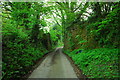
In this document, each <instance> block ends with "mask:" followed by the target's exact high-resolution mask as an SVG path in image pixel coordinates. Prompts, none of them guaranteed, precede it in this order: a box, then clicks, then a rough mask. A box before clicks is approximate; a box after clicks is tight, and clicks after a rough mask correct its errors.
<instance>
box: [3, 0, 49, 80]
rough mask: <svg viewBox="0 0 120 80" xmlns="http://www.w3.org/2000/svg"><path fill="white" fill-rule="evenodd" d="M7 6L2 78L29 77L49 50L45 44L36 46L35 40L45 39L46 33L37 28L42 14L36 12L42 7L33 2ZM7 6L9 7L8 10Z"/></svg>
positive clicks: (4, 22)
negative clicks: (37, 62)
mask: <svg viewBox="0 0 120 80" xmlns="http://www.w3.org/2000/svg"><path fill="white" fill-rule="evenodd" d="M3 4H4V7H3V13H2V14H1V15H2V16H3V17H2V20H3V23H2V26H3V28H2V37H3V38H2V39H3V41H2V46H3V48H2V49H3V50H2V58H3V59H2V74H3V76H2V78H3V79H4V80H8V79H11V78H21V77H23V76H25V75H26V74H27V73H28V72H29V71H30V70H31V68H32V66H34V65H35V63H36V61H37V60H38V59H40V58H41V57H42V56H43V55H44V54H45V53H46V52H48V50H47V49H46V47H44V44H42V41H37V42H36V43H37V44H36V43H33V42H32V38H31V36H34V39H39V40H42V38H43V37H44V36H43V35H44V34H45V32H44V31H42V30H40V31H39V26H37V25H39V24H40V21H39V19H38V17H39V15H37V14H36V10H35V9H34V8H36V7H38V6H41V5H42V4H37V3H29V2H26V3H25V2H20V3H17V2H13V3H10V2H8V3H7V2H6V3H3ZM5 5H6V6H9V8H8V9H6V8H7V7H6V6H5ZM32 10H33V11H32ZM38 11H39V10H38ZM33 15H34V16H33ZM9 16H10V17H9ZM41 25H43V23H41ZM44 25H45V24H44ZM36 26H37V28H36ZM33 29H34V30H33ZM36 29H37V30H36ZM32 32H35V33H33V34H32Z"/></svg>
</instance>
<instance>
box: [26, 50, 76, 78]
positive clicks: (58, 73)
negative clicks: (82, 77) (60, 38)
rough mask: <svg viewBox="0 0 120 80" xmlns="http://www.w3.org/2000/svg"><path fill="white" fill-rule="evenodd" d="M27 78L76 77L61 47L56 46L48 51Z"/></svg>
mask: <svg viewBox="0 0 120 80" xmlns="http://www.w3.org/2000/svg"><path fill="white" fill-rule="evenodd" d="M29 78H77V76H76V73H75V71H74V69H73V67H72V65H71V63H70V61H69V60H68V59H67V57H66V55H65V54H63V53H62V48H57V49H56V50H55V51H54V52H52V53H49V55H48V56H47V57H46V58H45V59H44V60H43V62H42V63H41V64H40V65H39V66H38V67H37V68H36V69H35V70H34V71H33V72H32V73H31V75H30V76H29ZM29 78H28V79H29Z"/></svg>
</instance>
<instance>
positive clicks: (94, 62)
mask: <svg viewBox="0 0 120 80" xmlns="http://www.w3.org/2000/svg"><path fill="white" fill-rule="evenodd" d="M77 51H78V49H76V50H74V51H72V52H69V51H65V53H66V54H68V55H69V56H70V57H71V58H72V59H73V61H74V62H75V64H77V65H78V67H79V68H80V69H81V70H82V71H83V74H85V75H86V76H87V77H88V78H116V77H120V76H119V73H118V72H119V68H118V63H119V62H118V57H119V56H118V53H119V51H118V49H109V48H99V49H93V50H83V52H81V53H78V54H76V52H77Z"/></svg>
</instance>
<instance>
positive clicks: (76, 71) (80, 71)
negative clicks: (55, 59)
mask: <svg viewBox="0 0 120 80" xmlns="http://www.w3.org/2000/svg"><path fill="white" fill-rule="evenodd" d="M62 53H63V54H65V56H66V57H67V59H68V60H69V61H70V64H71V65H72V67H73V69H74V71H75V73H76V76H77V77H78V78H79V79H81V78H82V80H89V79H88V78H87V76H86V75H84V74H83V71H82V70H81V69H79V67H78V65H76V64H74V61H73V60H72V58H71V57H69V56H68V55H67V54H66V53H64V52H63V51H62Z"/></svg>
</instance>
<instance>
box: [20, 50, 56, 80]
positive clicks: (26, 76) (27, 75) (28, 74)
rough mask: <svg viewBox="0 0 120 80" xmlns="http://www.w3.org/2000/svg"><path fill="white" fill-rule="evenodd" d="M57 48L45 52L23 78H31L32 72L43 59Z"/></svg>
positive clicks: (23, 79) (24, 79)
mask: <svg viewBox="0 0 120 80" xmlns="http://www.w3.org/2000/svg"><path fill="white" fill-rule="evenodd" d="M54 50H55V49H53V50H51V51H48V52H47V53H45V54H44V55H43V56H42V57H41V58H39V59H38V60H37V61H36V62H35V65H34V66H32V68H31V70H30V71H29V72H28V73H27V74H26V75H25V76H23V78H22V79H21V80H27V79H28V78H29V76H30V75H31V73H32V72H33V71H34V70H35V69H36V68H37V67H38V66H39V65H40V64H41V63H42V62H43V60H44V59H45V58H46V57H47V56H48V55H49V53H51V52H53V51H54Z"/></svg>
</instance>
